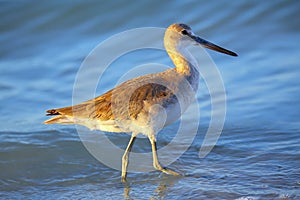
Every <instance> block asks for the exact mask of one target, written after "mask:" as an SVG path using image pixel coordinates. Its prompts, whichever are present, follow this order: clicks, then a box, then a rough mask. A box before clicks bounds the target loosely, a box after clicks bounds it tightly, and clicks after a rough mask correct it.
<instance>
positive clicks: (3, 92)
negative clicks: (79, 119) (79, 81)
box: [0, 0, 300, 199]
mask: <svg viewBox="0 0 300 200" xmlns="http://www.w3.org/2000/svg"><path fill="white" fill-rule="evenodd" d="M299 8H300V2H299V1H230V2H229V1H182V2H180V1H64V2H60V1H21V0H16V1H5V0H4V1H0V27H1V28H0V44H1V45H0V198H1V199H69V198H70V199H300V135H299V134H300V106H299V101H300V78H299V76H300V59H299V58H300V48H299V44H300V25H299V19H300V12H299ZM175 22H182V23H186V24H188V25H190V26H191V27H192V29H193V31H194V33H196V34H198V35H200V36H201V37H203V38H205V39H208V40H209V41H212V42H214V43H216V44H219V45H221V46H224V47H225V48H228V49H231V50H234V51H235V52H237V53H238V54H239V57H237V58H233V57H230V56H226V55H222V54H219V53H215V52H212V51H208V53H209V54H210V56H211V58H212V60H213V61H214V62H215V64H216V66H217V67H218V69H219V71H220V74H221V77H222V80H223V82H224V87H225V89H226V96H227V106H226V122H225V126H224V128H223V131H222V134H221V136H220V138H219V140H218V142H217V144H216V145H215V147H214V148H213V150H212V151H211V152H210V153H209V154H208V156H206V157H204V158H199V156H198V154H199V149H200V147H201V145H202V142H203V137H204V135H205V134H206V131H207V127H208V125H209V122H210V111H211V101H210V96H209V93H207V91H206V90H205V83H204V82H203V81H201V82H200V87H199V91H198V93H197V100H198V102H199V107H200V108H199V109H200V113H201V117H200V124H199V128H198V131H197V135H196V137H195V138H194V140H193V143H192V144H191V145H190V148H189V149H188V150H187V151H186V152H185V153H184V154H183V155H182V156H181V157H180V158H179V159H177V160H176V161H175V162H174V163H172V164H171V165H170V168H172V169H174V170H178V171H180V172H182V173H183V174H185V176H182V177H172V176H169V175H165V174H161V173H160V172H157V171H153V172H149V173H133V172H130V173H129V176H128V183H127V184H122V183H121V182H120V171H118V170H115V169H112V168H110V167H108V166H106V165H104V164H103V163H101V162H100V161H98V160H97V159H95V158H94V157H93V156H92V155H91V154H90V153H89V152H88V151H87V150H86V148H85V147H84V145H83V143H82V142H81V139H80V137H79V135H78V133H77V129H76V127H75V126H72V125H70V126H63V125H44V124H42V122H43V121H44V120H46V119H49V118H48V117H46V116H45V110H47V109H50V108H57V107H63V106H67V105H71V104H72V94H73V86H74V82H75V79H76V75H77V72H78V70H79V68H80V66H81V64H82V62H83V61H84V59H85V58H86V56H87V55H89V53H90V52H91V51H92V50H93V49H94V48H95V47H96V46H97V45H98V44H100V43H101V42H103V41H105V40H106V39H107V38H109V37H111V36H113V35H114V34H117V33H120V32H123V31H126V30H129V29H133V28H141V27H162V28H166V27H168V26H169V25H170V24H172V23H175ZM141 37H147V35H146V34H145V35H142V36H141ZM151 55H153V56H151ZM143 62H144V63H150V62H155V63H161V64H164V65H171V62H170V61H169V60H168V57H167V55H166V54H165V53H164V52H162V51H161V52H159V53H157V52H155V51H154V52H153V54H152V52H151V51H147V50H146V51H145V52H143V51H140V52H137V54H130V55H128V57H126V55H125V56H124V57H122V62H115V63H113V64H114V66H112V68H111V71H108V72H107V73H106V74H105V76H103V79H102V80H101V82H100V83H99V86H98V87H97V91H96V95H100V94H102V93H104V92H105V91H107V90H109V89H111V88H112V87H114V86H115V85H116V83H117V82H118V81H119V79H120V77H122V75H123V74H124V73H126V72H127V71H129V70H130V66H137V65H138V64H141V63H143ZM99 68H101V66H99ZM191 123H192V122H191ZM178 124H179V122H176V123H174V124H172V125H170V126H168V127H166V128H165V129H163V130H162V131H161V132H160V133H159V140H158V147H159V148H161V147H163V146H164V145H166V144H168V141H169V140H170V136H172V134H173V133H174V132H176V130H177V129H178ZM183 126H184V125H183ZM184 127H185V128H184V130H185V131H186V132H187V133H188V132H189V128H190V126H189V124H186V126H184ZM80 129H81V130H82V129H83V130H85V131H87V132H88V130H87V129H85V128H82V127H81V128H80ZM89 134H95V135H97V134H103V135H105V136H107V137H108V138H109V139H110V140H111V141H113V142H114V143H115V144H119V145H120V146H122V147H123V148H124V147H125V146H126V144H127V142H128V140H129V136H128V135H126V134H112V133H102V132H101V131H93V132H91V133H89ZM99 145H103V147H104V148H105V145H106V144H103V143H101V141H99ZM178 148H180V147H178ZM150 149H151V148H150V143H149V142H148V140H147V139H145V138H139V139H138V141H137V143H136V144H135V146H134V151H146V152H147V151H148V152H149V151H150ZM174 151H176V149H175V150H174ZM161 153H162V154H163V152H161ZM173 153H174V155H175V154H176V152H168V155H170V156H172V154H173ZM159 156H161V157H162V158H163V157H164V155H159ZM120 162H121V160H120Z"/></svg>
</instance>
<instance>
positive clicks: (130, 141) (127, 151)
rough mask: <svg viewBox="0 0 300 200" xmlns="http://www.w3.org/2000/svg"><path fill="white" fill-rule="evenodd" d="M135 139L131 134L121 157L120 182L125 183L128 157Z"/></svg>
mask: <svg viewBox="0 0 300 200" xmlns="http://www.w3.org/2000/svg"><path fill="white" fill-rule="evenodd" d="M135 139H136V135H135V134H133V133H132V135H131V138H130V140H129V143H128V145H127V148H126V150H125V152H124V154H123V157H122V178H121V180H122V182H126V171H127V166H128V155H129V153H130V151H131V147H132V145H133V143H134V140H135Z"/></svg>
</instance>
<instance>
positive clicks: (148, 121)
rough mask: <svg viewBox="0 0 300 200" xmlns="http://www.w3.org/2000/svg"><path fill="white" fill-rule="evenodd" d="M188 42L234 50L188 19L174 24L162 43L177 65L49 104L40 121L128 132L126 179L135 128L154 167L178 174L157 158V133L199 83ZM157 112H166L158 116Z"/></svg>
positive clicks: (181, 108) (190, 97)
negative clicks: (90, 95)
mask: <svg viewBox="0 0 300 200" xmlns="http://www.w3.org/2000/svg"><path fill="white" fill-rule="evenodd" d="M189 45H202V46H203V47H206V48H208V49H212V50H215V51H218V52H221V53H225V54H228V55H231V56H237V54H236V53H234V52H232V51H229V50H227V49H224V48H222V47H220V46H217V45H215V44H213V43H210V42H208V41H206V40H204V39H202V38H200V37H198V36H196V35H195V34H194V33H193V32H192V30H191V28H190V27H189V26H188V25H185V24H173V25H171V26H169V27H168V28H167V29H166V31H165V36H164V46H165V49H166V51H167V53H168V55H169V56H170V58H171V59H172V61H173V63H174V65H175V66H176V67H175V68H173V69H169V70H166V71H163V72H160V73H156V74H148V75H145V76H140V77H137V78H134V79H131V80H128V81H126V82H124V83H122V84H120V85H118V86H117V87H115V88H113V89H112V90H110V91H108V92H106V93H104V94H103V95H101V96H98V97H96V98H94V99H91V100H88V101H86V102H83V103H80V104H77V105H74V106H69V107H64V108H58V109H51V110H47V113H48V114H47V115H56V116H55V117H53V118H51V119H49V120H47V121H45V122H44V123H45V124H79V125H83V126H86V127H88V128H90V129H98V130H102V131H108V132H130V133H131V138H130V141H129V143H128V145H127V148H126V150H125V152H124V155H123V157H122V181H125V180H126V173H127V166H128V157H129V153H130V151H131V147H132V145H133V143H134V141H135V139H136V136H137V135H138V134H139V133H141V134H144V135H145V136H147V137H148V138H149V140H150V143H151V147H152V154H153V166H154V168H155V169H157V170H160V171H162V172H164V173H167V174H172V175H180V174H179V173H177V172H175V171H173V170H170V169H168V168H166V167H163V166H162V165H161V164H160V163H159V161H158V157H157V147H156V133H157V132H158V131H159V130H160V129H161V128H163V127H164V126H166V125H168V124H170V123H172V122H174V121H175V120H177V119H178V118H179V117H180V116H181V114H182V113H183V111H184V110H185V109H186V108H187V107H188V106H189V104H190V103H191V101H192V100H193V98H194V95H195V93H194V92H196V90H197V88H198V83H199V72H198V71H197V68H196V67H195V66H194V64H192V63H191V62H190V61H189V58H188V51H187V49H186V47H187V46H189ZM191 91H193V92H191ZM179 96H180V97H179ZM161 116H167V117H164V119H162V117H161Z"/></svg>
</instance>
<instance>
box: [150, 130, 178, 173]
mask: <svg viewBox="0 0 300 200" xmlns="http://www.w3.org/2000/svg"><path fill="white" fill-rule="evenodd" d="M149 140H150V143H151V147H152V154H153V167H154V168H155V169H157V170H159V171H162V172H164V173H166V174H172V175H174V176H179V175H180V174H179V173H177V172H174V171H173V170H170V169H167V168H166V167H162V166H161V165H160V163H159V161H158V158H157V147H156V139H155V136H154V135H150V136H149Z"/></svg>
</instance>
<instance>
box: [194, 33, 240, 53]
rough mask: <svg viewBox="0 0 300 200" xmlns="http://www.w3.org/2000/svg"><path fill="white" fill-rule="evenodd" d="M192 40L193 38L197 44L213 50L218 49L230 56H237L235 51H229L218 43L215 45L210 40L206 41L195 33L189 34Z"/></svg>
mask: <svg viewBox="0 0 300 200" xmlns="http://www.w3.org/2000/svg"><path fill="white" fill-rule="evenodd" d="M190 37H191V38H192V39H193V40H195V41H196V42H197V44H200V45H201V46H203V47H205V48H208V49H211V50H214V51H218V52H221V53H225V54H228V55H231V56H238V55H237V54H236V53H234V52H232V51H229V50H227V49H224V48H222V47H220V46H218V45H215V44H213V43H211V42H208V41H206V40H204V39H202V38H200V37H198V36H195V35H191V36H190Z"/></svg>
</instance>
